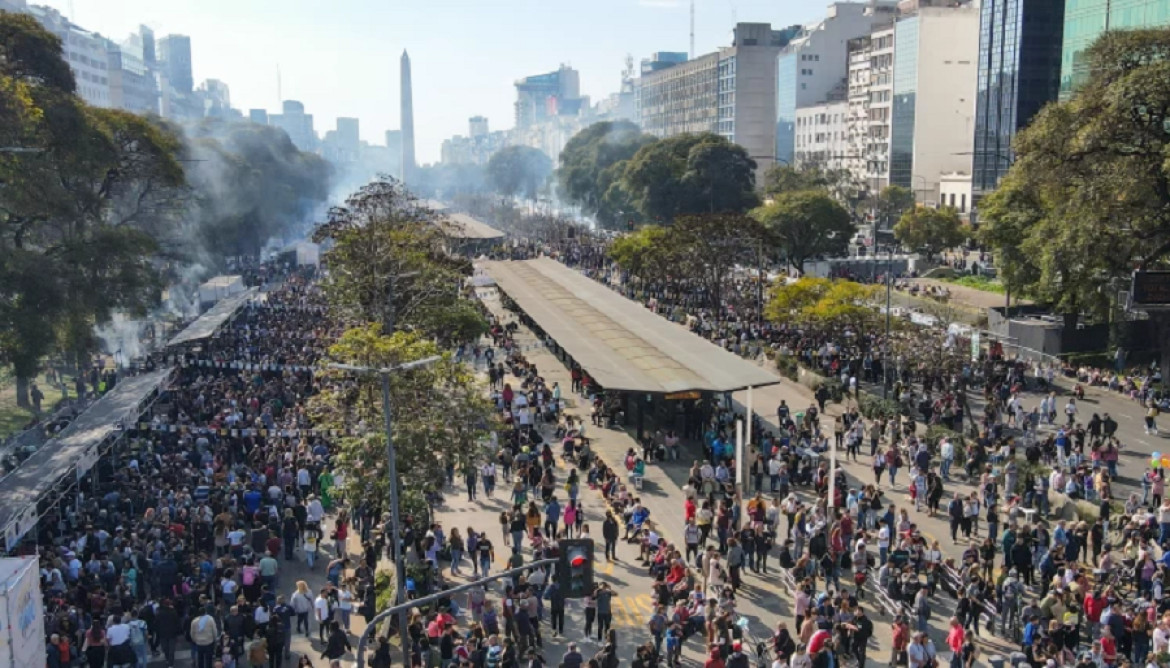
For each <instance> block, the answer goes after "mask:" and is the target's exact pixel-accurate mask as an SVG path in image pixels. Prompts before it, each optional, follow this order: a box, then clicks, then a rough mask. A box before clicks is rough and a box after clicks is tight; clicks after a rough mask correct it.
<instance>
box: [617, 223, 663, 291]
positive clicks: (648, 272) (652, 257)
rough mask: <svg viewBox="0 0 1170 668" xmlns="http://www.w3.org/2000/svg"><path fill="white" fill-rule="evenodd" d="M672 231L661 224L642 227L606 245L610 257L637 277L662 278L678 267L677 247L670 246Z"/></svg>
mask: <svg viewBox="0 0 1170 668" xmlns="http://www.w3.org/2000/svg"><path fill="white" fill-rule="evenodd" d="M672 242H673V238H672V235H671V229H670V228H668V227H664V226H662V225H643V226H642V227H639V228H638V229H637V230H635V231H634V232H631V233H629V234H623V235H621V236H620V237H618V238H616V239H614V240H613V243H611V244H610V245H609V251H608V252H609V257H610V258H611V259H612V260H613V261H614V262H616V263H618V265H619V266H621V267H622V268H623V269H625V270H627V271H629V272H631V273H633V274H634V275H636V276H643V277H647V278H651V277H653V278H658V279H665V278H669V277H670V276H672V275H673V273H674V271H673V270H674V269H675V268H676V267H677V263H678V257H677V253H676V251H677V250H678V249H677V248H675V247H674V245H673V244H672Z"/></svg>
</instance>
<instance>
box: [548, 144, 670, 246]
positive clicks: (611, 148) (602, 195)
mask: <svg viewBox="0 0 1170 668" xmlns="http://www.w3.org/2000/svg"><path fill="white" fill-rule="evenodd" d="M655 141H656V140H655V138H654V137H653V136H651V135H648V134H643V133H642V130H641V129H640V128H639V127H638V126H637V125H635V124H634V123H630V122H629V121H603V122H601V123H594V124H593V125H590V126H589V127H587V128H585V129H584V130H582V131H580V132H578V133H577V134H575V135H573V138H572V139H570V140H569V142H568V143H567V144H565V147H564V149H562V150H561V156H560V165H559V166H558V167H557V170H556V179H557V185H558V188H559V190H560V194H561V197H562V198H564V199H565V200H566V201H568V202H570V203H572V204H575V205H577V206H579V207H581V209H582V211H584V212H585V213H586V214H588V215H592V216H595V217H596V218H597V221H598V222H599V223H600V224H601V225H602V226H603V227H607V228H610V229H614V228H618V227H621V226H623V225H624V224H625V219H626V218H627V216H629V215H630V214H631V213H632V211H633V207H632V206H631V205H629V204H628V202H627V201H626V199H625V198H624V195H623V193H622V191H621V189H620V188H617V189H613V187H614V184H615V183H616V182H617V181H618V180H619V179H620V178H621V175H622V172H623V171H624V169H625V166H624V165H622V167H621V168H620V169H613V167H614V166H615V165H617V164H619V163H623V162H624V161H627V160H629V159H630V158H632V157H634V154H635V153H637V152H638V150H639V149H640V148H642V147H643V146H645V145H646V144H650V143H653V142H655Z"/></svg>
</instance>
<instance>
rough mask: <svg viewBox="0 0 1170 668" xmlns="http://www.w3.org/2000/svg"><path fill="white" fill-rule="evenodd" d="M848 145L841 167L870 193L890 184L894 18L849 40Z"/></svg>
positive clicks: (879, 190) (877, 191)
mask: <svg viewBox="0 0 1170 668" xmlns="http://www.w3.org/2000/svg"><path fill="white" fill-rule="evenodd" d="M848 80H849V89H848V99H849V111H848V121H847V122H846V130H847V132H848V136H849V142H848V145H847V147H846V148H845V158H844V159H843V161H842V164H843V166H844V167H845V168H846V169H848V170H849V172H850V175H851V176H852V177H853V180H854V181H855V182H856V183H858V184H861V185H862V186H864V188H865V190H866V191H868V192H871V193H879V192H881V191H882V189H883V188H885V187H886V186H888V185H889V184H890V108H891V105H892V104H893V100H894V18H893V17H890V19H889V23H885V24H883V25H881V26H880V27H877V28H874V31H873V32H872V33H870V34H869V35H866V36H865V37H858V38H856V39H852V40H849V75H848Z"/></svg>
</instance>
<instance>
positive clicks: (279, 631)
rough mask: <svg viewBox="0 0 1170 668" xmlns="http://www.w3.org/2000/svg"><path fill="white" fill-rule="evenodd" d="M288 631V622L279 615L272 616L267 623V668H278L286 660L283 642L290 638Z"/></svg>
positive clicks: (286, 654) (286, 655)
mask: <svg viewBox="0 0 1170 668" xmlns="http://www.w3.org/2000/svg"><path fill="white" fill-rule="evenodd" d="M285 607H288V606H285ZM274 612H275V611H274ZM290 612H291V609H290ZM288 630H289V629H288V620H287V619H286V618H284V617H281V616H280V615H277V614H273V615H272V619H271V620H269V622H268V629H267V631H266V637H267V639H268V668H280V667H281V666H283V665H284V660H285V659H286V658H288V653H287V652H286V651H285V641H286V639H291V637H292V636H291V635H289V632H288Z"/></svg>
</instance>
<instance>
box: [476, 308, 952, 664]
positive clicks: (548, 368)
mask: <svg viewBox="0 0 1170 668" xmlns="http://www.w3.org/2000/svg"><path fill="white" fill-rule="evenodd" d="M493 293H494V291H490V292H489V291H481V292H480V297H481V299H482V300H483V301H484V303H485V305H486V306H487V307H488V309H489V310H490V311H491V312H492V313H493V314H495V315H496V316H497V317H499V318H500V319H501V322H504V323H507V322H517V324H519V322H518V320H517V319H516V318H515V317H513V316H512V315H511V314H510V313H509V312H508V311H506V310H505V309H503V307H502V306H501V304H500V302H499V300H498V298H496V297H495V296H493ZM514 339H515V340H516V342H517V343H518V344H519V345H521V346H522V347H523V348H525V355H526V356H527V357H528V358H529V360H530V361H532V362H533V363H535V364H536V365H537V368H539V369H540V373H541V375H542V376H544V378H545V380H546V382H548V383H550V384H551V383H553V382H558V383H560V385H561V387H562V388H569V387H571V378H570V376H569V371H568V369H566V368H565V367H564V365H563V364H562V363H561V361H560V360H559V359H557V358H556V356H555V355H553V354H552V353H550V352H549V351H548V350H547V349H545V348H544V347H543V346H542V345H540V342H539V341H538V340H537V338H536V337H535V336H534V335H533V334H532V332H531V331H529V330H528V329H527V328H526V327H524V326H523V325H520V327H519V329H518V330H517V331H516V333H515V335H514ZM789 386H790V384H788V383H786V384H785V386H783V387H789ZM801 389H803V388H801ZM789 391H791V390H789ZM562 392H564V390H562ZM756 392H759V390H758V389H757V390H756ZM562 396H563V397H564V398H565V401H566V405H567V407H566V412H567V413H569V414H571V415H580V416H587V414H588V413H587V412H586V411H585V410H584V409H585V407H586V404H585V400H584V398H583V397H581V396H579V395H576V394H572V393H569V392H564V394H563V395H562ZM787 396H799V395H791V394H790V395H787ZM768 401H771V400H770V399H769V400H768ZM778 404H779V402H778V401H776V402H775V403H771V404H770V405H771V406H772V408H770V409H768V410H769V411H771V412H772V413H773V416H774V414H775V406H776V405H778ZM789 404H790V405H791V404H792V399H789ZM755 405H756V406H759V407H760V408H761V409H762V408H763V406H764V405H766V404H761V403H760V399H759V398H757V399H756V402H755ZM588 434H589V437H590V439H591V440H592V444H593V450H594V452H596V453H597V455H598V456H600V457H601V458H602V459H603V460H605V462H606V463H608V464H609V465H610V466H616V465H619V464H620V462H621V461H622V460H623V459H624V457H625V454H626V451H627V450H628V449H630V448H637V443H636V441H635V439H634V437H633V436H631V435H630V434H629V433H627V432H626V431H624V430H621V429H604V428H600V427H594V426H592V425H589V427H588ZM637 451H638V452H640V451H641V450H640V449H637ZM702 457H703V455H702V453H701V452H699V451H698V447H697V446H695V445H691V446H689V449H686V448H684V451H683V454H682V456H681V458H680V460H679V461H677V462H655V463H654V464H651V465H650V466H648V467H647V469H646V477H645V479H644V480H643V485H642V489H641V491H640V492H638V493H637V494H636V496H639V497H640V498H641V499H642V504H643V505H644V506H645V507H646V508H648V509H649V510H650V518H651V519H652V520H653V521H654V522H655V523H656V526H657V528H658V531H659V533H660V534H661V535H662V536H664V537H665V538H666V539H667V540H669V541H670V542H672V543H674V544H676V545H682V544H683V540H682V536H683V526H684V525H685V520H684V517H683V512H682V510H683V509H682V505H683V500H684V499H685V498H686V496H685V494H684V492H683V490H682V488H683V486H684V485H685V484H686V481H687V477H688V475H689V471H690V466H691V464H692V463H693V461H694V460H695V459H701V458H702ZM631 492H633V490H632V488H631ZM589 493H590V494H594V495H596V494H598V493H597V492H589ZM619 545H621V544H619ZM619 549H621V548H620V547H619ZM770 565H771V570H770V573H771V574H770V575H766V576H761V575H756V574H753V573H750V572H747V571H745V573H744V586H743V587H742V588H741V589H740V592H739V595H738V597H737V598H738V607H737V610H738V611H739V612H740V614H742V615H743V616H745V617H746V618H747V619H748V620H749V622H750V627H749V628H750V630H751V633H752V634H753V635H754V637H755V638H756V639H757V640H763V639H766V638H768V637H770V636H771V634H772V633H773V632H774V630H775V628H776V622H778V621H781V620H783V621H786V622H787V623H788V626H789V629H790V630H793V629H792V625H793V621H794V616H795V610H794V602H793V600H792V599H791V597H790V596H789V595H788V593H787V591H786V590H785V589H784V587H783V586H782V585H781V584H780V582H779V576H778V575H776V572H777V569H779V564H778V563H777V562H776V560H775V554H773V558H772V559H771V563H770ZM639 581H640V582H645V583H646V584H647V585H648V584H649V578H648V577H647V576H646V575H645V572H644V571H642V572H641V577H640V578H639ZM866 602H867V603H868V605H866V609H867V610H869V611H873V614H871V615H870V618H871V620H872V621H873V622H874V636H873V638H872V639H871V645H870V652H869V655H870V657H869V658H870V661H871V662H873V663H880V662H884V661H885V660H886V658H887V657H886V651H885V649H884V648H886V647H888V644H886V643H887V641H886V640H885V639H886V638H889V637H890V633H892V631H891V628H890V621H891V620H890V619H889V618H888V617H883V616H882V615H880V614H878V611H876V610H875V607H874V604H873V602H872V600H871V599H870V598H869V597H867V598H866ZM944 621H945V620H944ZM875 645H876V649H875ZM695 650H696V646H695V644H694V643H693V642H692V643H688V645H687V651H686V652H684V654H687V655H689V656H693V657H695V658H697V659H698V661H699V663H701V662H702V659H703V657H701V656H700V655H699V654H698V653H697V652H695ZM692 652H694V653H692ZM623 656H624V655H623Z"/></svg>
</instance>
